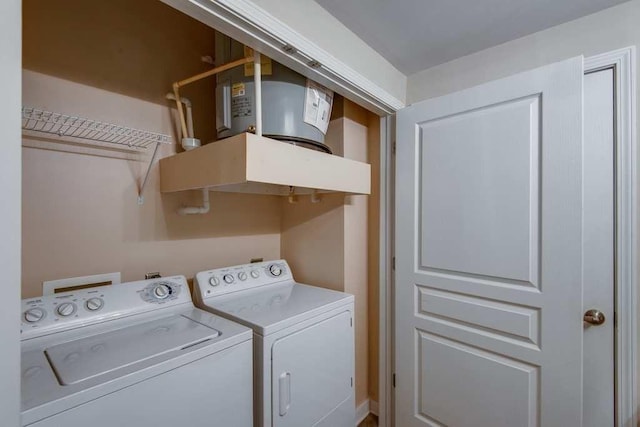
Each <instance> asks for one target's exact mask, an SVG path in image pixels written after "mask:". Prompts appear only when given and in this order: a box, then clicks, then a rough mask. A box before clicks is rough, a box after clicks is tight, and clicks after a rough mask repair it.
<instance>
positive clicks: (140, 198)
mask: <svg viewBox="0 0 640 427" xmlns="http://www.w3.org/2000/svg"><path fill="white" fill-rule="evenodd" d="M159 148H160V141H158V142H157V143H156V147H155V148H154V149H153V154H152V155H151V160H150V161H149V166H148V167H147V173H145V174H144V179H143V180H142V185H141V186H140V188H139V189H138V204H139V205H142V204H144V194H143V193H144V187H146V185H147V180H148V179H149V173H150V172H151V168H152V167H153V163H154V162H155V160H156V156H157V155H158V149H159Z"/></svg>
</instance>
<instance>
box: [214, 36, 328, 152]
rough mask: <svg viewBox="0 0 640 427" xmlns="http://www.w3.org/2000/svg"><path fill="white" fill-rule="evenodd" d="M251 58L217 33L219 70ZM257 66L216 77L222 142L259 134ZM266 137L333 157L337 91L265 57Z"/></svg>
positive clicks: (225, 37)
mask: <svg viewBox="0 0 640 427" xmlns="http://www.w3.org/2000/svg"><path fill="white" fill-rule="evenodd" d="M252 55H253V53H252V51H251V50H250V49H248V48H247V47H246V46H244V45H242V44H241V43H239V42H236V41H235V40H232V39H231V38H229V37H227V36H225V35H223V34H219V33H216V65H221V64H224V63H227V62H230V61H233V60H236V59H240V58H243V57H246V56H252ZM253 68H254V67H253V63H248V64H245V65H244V66H242V67H236V68H234V69H231V70H228V71H225V72H222V73H220V74H218V75H217V85H216V129H217V132H218V138H226V137H229V136H233V135H237V134H239V133H243V132H252V131H254V130H255V123H256V116H255V90H254V77H253ZM261 69H262V72H261V76H262V134H263V135H264V136H266V137H269V138H273V139H277V140H280V141H283V142H288V143H291V144H295V145H300V146H303V147H307V148H312V149H316V150H320V151H325V152H331V151H330V150H329V148H328V147H327V146H326V145H325V144H324V136H325V134H326V132H327V126H328V124H329V120H330V117H331V108H332V106H333V92H332V91H330V90H328V89H327V88H325V87H323V86H321V85H319V84H317V83H315V82H313V81H311V80H309V79H307V78H306V77H304V76H302V75H301V74H299V73H296V72H295V71H293V70H291V69H289V68H287V67H285V66H284V65H282V64H279V63H277V62H275V61H272V60H271V59H270V58H268V57H266V56H262V61H261Z"/></svg>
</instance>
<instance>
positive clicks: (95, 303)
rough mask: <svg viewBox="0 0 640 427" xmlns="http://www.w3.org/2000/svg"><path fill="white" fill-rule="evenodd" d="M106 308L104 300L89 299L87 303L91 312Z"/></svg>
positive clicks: (86, 305)
mask: <svg viewBox="0 0 640 427" xmlns="http://www.w3.org/2000/svg"><path fill="white" fill-rule="evenodd" d="M103 306H104V301H103V300H102V298H89V299H88V300H87V302H86V303H85V307H87V310H89V311H98V310H100V309H101V308H102V307H103Z"/></svg>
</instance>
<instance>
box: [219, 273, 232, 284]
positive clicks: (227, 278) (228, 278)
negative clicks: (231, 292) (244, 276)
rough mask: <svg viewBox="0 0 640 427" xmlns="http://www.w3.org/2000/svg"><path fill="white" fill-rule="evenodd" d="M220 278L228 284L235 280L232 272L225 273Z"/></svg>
mask: <svg viewBox="0 0 640 427" xmlns="http://www.w3.org/2000/svg"><path fill="white" fill-rule="evenodd" d="M222 280H224V282H225V283H227V284H229V285H230V284H232V283H233V282H234V281H235V279H234V278H233V274H225V275H224V276H222Z"/></svg>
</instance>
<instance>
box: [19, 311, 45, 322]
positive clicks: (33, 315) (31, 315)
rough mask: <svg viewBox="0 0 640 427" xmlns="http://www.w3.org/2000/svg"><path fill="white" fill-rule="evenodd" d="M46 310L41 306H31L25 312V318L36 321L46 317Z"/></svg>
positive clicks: (27, 320) (28, 320)
mask: <svg viewBox="0 0 640 427" xmlns="http://www.w3.org/2000/svg"><path fill="white" fill-rule="evenodd" d="M45 315H46V313H45V311H44V310H43V309H41V308H30V309H29V310H27V311H25V312H24V320H25V321H26V322H29V323H36V322H39V321H41V320H42V319H44V316H45Z"/></svg>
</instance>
